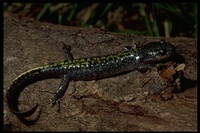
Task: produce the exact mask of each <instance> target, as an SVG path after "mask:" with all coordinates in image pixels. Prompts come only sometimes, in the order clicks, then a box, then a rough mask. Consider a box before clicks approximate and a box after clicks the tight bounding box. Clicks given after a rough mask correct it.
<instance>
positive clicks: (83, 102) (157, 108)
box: [3, 13, 197, 131]
mask: <svg viewBox="0 0 200 133" xmlns="http://www.w3.org/2000/svg"><path fill="white" fill-rule="evenodd" d="M3 30H4V45H3V52H4V56H3V64H4V98H3V100H4V101H3V103H4V105H3V107H4V108H3V110H4V130H5V131H197V40H195V39H192V38H185V37H176V38H162V39H165V40H166V41H169V42H170V43H172V44H173V45H174V46H175V47H176V52H177V56H176V57H174V58H175V59H174V60H172V61H169V62H166V63H159V64H158V65H155V66H154V67H153V68H152V69H150V70H148V71H147V72H143V73H141V72H139V71H137V70H136V71H133V72H130V73H126V74H123V75H119V76H116V77H111V78H106V79H101V80H97V81H71V82H70V84H69V87H68V90H67V92H66V94H65V95H64V97H63V99H62V102H61V110H60V112H57V111H56V108H55V107H53V108H52V107H51V102H50V101H49V99H51V98H52V96H53V95H52V93H53V92H54V91H55V90H56V89H57V87H58V86H59V83H60V80H59V79H48V80H43V81H39V82H37V83H34V84H31V85H30V86H28V87H27V88H26V89H25V90H24V91H23V92H22V94H21V95H20V97H19V107H20V109H21V110H29V109H30V108H31V107H32V106H34V105H35V104H36V103H39V104H40V106H39V108H40V110H41V115H40V118H39V120H38V121H37V122H36V123H35V124H33V125H31V126H27V125H25V124H23V123H22V122H20V121H19V120H18V119H17V117H16V116H15V115H13V114H12V113H11V112H10V110H9V109H8V107H7V103H6V98H5V94H6V92H7V90H8V88H9V85H10V84H11V83H12V81H13V80H14V79H15V78H16V77H17V76H18V75H20V74H21V73H23V72H25V71H27V70H29V69H32V68H34V67H38V66H42V65H44V64H48V63H51V62H58V61H63V60H64V53H63V51H62V45H61V43H62V42H63V43H65V44H68V45H71V47H72V50H71V52H72V54H73V56H74V58H75V59H76V58H81V57H90V56H101V55H107V54H113V53H117V52H118V51H121V49H122V46H132V47H138V46H140V45H143V44H146V43H148V42H152V41H158V40H159V39H161V38H155V37H148V36H136V35H127V34H117V33H112V32H108V31H106V30H101V29H95V28H92V29H88V28H80V27H69V26H60V25H54V24H50V23H45V22H37V21H35V20H32V19H27V18H18V17H17V16H15V15H11V14H7V13H5V14H4V29H3ZM169 82H170V83H171V84H173V85H171V86H167V85H166V83H169ZM38 112H39V111H37V112H36V114H34V115H35V116H32V117H31V118H29V119H34V118H35V117H37V115H38Z"/></svg>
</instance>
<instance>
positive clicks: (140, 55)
mask: <svg viewBox="0 0 200 133" xmlns="http://www.w3.org/2000/svg"><path fill="white" fill-rule="evenodd" d="M63 50H64V53H65V55H66V60H65V61H63V62H57V63H51V64H48V65H44V66H41V67H37V68H34V69H31V70H28V71H26V72H24V73H22V74H21V75H19V76H18V77H17V78H16V79H15V80H14V81H13V83H12V84H11V85H10V88H9V90H8V92H7V94H6V98H7V103H8V107H9V109H10V110H11V111H12V112H13V113H14V114H15V115H16V116H17V117H18V118H19V119H20V120H21V121H24V118H25V117H27V116H30V115H32V114H33V113H34V112H35V111H36V109H37V107H38V104H37V105H36V106H34V107H33V108H32V109H31V110H30V111H27V112H23V113H21V112H19V109H18V97H19V95H20V93H21V92H22V91H23V90H24V88H25V87H26V86H28V85H30V84H32V83H34V82H37V81H39V80H43V79H49V78H62V82H61V84H60V86H59V87H58V89H57V91H56V92H55V94H54V98H53V99H52V101H53V105H55V104H57V106H58V111H59V104H60V98H62V97H63V95H64V94H65V92H66V90H67V87H68V84H69V82H70V81H71V80H97V79H102V78H107V77H111V76H114V75H118V74H123V73H125V72H129V71H133V70H147V69H149V68H151V64H152V63H157V62H160V61H163V60H164V59H168V58H169V57H171V55H172V54H173V53H174V52H175V47H174V46H173V45H172V44H170V43H168V42H166V41H164V40H160V41H158V42H150V43H148V44H146V45H143V46H142V47H140V48H137V49H134V50H133V49H128V48H126V49H125V50H124V51H123V52H122V53H119V54H112V55H106V56H101V57H89V58H82V59H73V56H72V54H71V53H70V50H71V47H70V46H67V45H63Z"/></svg>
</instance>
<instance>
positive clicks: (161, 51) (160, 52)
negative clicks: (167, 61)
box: [159, 50, 167, 55]
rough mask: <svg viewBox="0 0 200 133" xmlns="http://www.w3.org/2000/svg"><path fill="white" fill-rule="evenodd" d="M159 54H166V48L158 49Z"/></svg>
mask: <svg viewBox="0 0 200 133" xmlns="http://www.w3.org/2000/svg"><path fill="white" fill-rule="evenodd" d="M159 54H161V55H166V54H167V51H166V50H160V51H159Z"/></svg>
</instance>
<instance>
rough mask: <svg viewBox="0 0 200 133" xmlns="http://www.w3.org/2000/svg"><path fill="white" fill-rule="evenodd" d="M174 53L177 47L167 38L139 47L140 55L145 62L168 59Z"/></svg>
mask: <svg viewBox="0 0 200 133" xmlns="http://www.w3.org/2000/svg"><path fill="white" fill-rule="evenodd" d="M174 53H175V47H174V46H173V45H172V44H170V43H169V42H166V41H165V40H160V41H158V42H150V43H148V44H147V45H144V46H142V47H141V48H139V57H140V59H141V61H142V62H144V63H154V62H159V61H162V60H165V59H168V58H169V57H171V56H172V55H173V54H174Z"/></svg>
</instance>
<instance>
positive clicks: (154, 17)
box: [4, 3, 197, 38]
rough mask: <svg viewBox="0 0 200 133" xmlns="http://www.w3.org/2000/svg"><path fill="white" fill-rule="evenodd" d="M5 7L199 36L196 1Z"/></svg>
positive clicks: (126, 29) (77, 21) (141, 31)
mask: <svg viewBox="0 0 200 133" xmlns="http://www.w3.org/2000/svg"><path fill="white" fill-rule="evenodd" d="M4 11H7V12H12V13H16V14H19V15H21V16H23V17H33V18H36V19H37V20H39V21H46V22H51V23H55V24H62V25H70V26H82V27H89V28H90V27H96V28H102V29H108V30H109V31H114V32H123V33H128V34H137V35H149V36H157V37H158V36H166V37H176V36H186V37H194V38H196V37H197V3H162V4H161V3H4Z"/></svg>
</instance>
